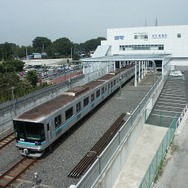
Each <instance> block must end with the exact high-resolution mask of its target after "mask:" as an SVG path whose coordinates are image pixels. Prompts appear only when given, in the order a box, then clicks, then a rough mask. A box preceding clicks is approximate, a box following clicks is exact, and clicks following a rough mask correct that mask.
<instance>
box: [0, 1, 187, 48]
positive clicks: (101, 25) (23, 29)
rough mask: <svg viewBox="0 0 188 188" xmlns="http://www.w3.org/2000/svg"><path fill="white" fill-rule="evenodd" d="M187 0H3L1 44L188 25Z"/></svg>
mask: <svg viewBox="0 0 188 188" xmlns="http://www.w3.org/2000/svg"><path fill="white" fill-rule="evenodd" d="M187 7H188V0H155V1H154V0H0V44H2V43H5V42H9V43H15V44H17V45H20V46H22V45H23V46H28V45H32V41H33V40H34V39H35V38H36V37H47V38H48V39H50V40H51V41H52V42H53V41H55V40H56V39H59V38H62V37H66V38H69V39H70V40H71V41H72V42H74V43H82V42H85V41H87V40H90V39H93V38H97V37H105V38H106V35H107V29H110V28H126V27H140V26H141V27H142V26H145V23H147V26H154V25H155V21H156V19H157V23H158V25H159V26H160V25H161V26H162V25H188V14H187Z"/></svg>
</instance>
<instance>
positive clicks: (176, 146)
mask: <svg viewBox="0 0 188 188" xmlns="http://www.w3.org/2000/svg"><path fill="white" fill-rule="evenodd" d="M183 80H184V85H181V84H180V83H179V81H180V80H179V78H175V79H174V82H173V81H172V79H170V82H169V83H168V84H167V85H166V86H165V87H164V89H163V91H162V92H161V95H160V97H159V99H158V101H157V102H156V105H155V107H154V109H153V110H152V112H151V115H150V117H149V118H148V119H149V121H147V122H146V123H147V124H145V125H144V128H143V130H142V132H141V134H140V136H139V138H138V139H137V141H136V143H135V145H134V147H133V149H132V151H131V153H130V155H129V157H128V159H127V161H126V163H125V164H124V166H123V168H122V170H121V172H120V174H119V176H118V178H117V179H116V182H115V184H114V185H113V188H138V187H139V185H140V183H141V181H142V179H143V177H144V175H145V173H146V171H147V170H148V168H149V166H150V163H151V162H152V160H153V158H154V156H155V154H156V151H157V149H158V148H159V145H160V144H161V142H162V140H163V138H164V136H165V134H166V132H167V131H168V127H167V126H165V125H166V123H167V122H169V118H171V117H172V115H173V114H172V112H174V113H175V114H176V115H178V116H179V110H180V109H181V108H182V107H181V103H183V104H184V101H182V100H185V102H186V101H187V100H186V98H187V94H188V93H187V89H188V87H187V86H188V85H187V82H186V81H187V80H188V72H187V74H185V77H184V79H183ZM176 83H178V84H177V86H176V88H178V89H174V88H173V89H172V86H174V85H175V84H176ZM180 85H181V86H180ZM183 88H184V89H183ZM169 91H170V92H169ZM164 93H165V95H166V96H164ZM167 93H168V95H167ZM169 94H170V95H171V96H169ZM180 95H183V96H180ZM177 96H179V98H177ZM170 98H173V100H172V99H171V100H172V101H169V100H170ZM180 99H181V101H180ZM161 100H163V102H162V103H161ZM185 104H186V103H185ZM174 106H175V107H176V108H175V107H174ZM164 107H166V108H168V110H167V111H168V113H167V111H166V110H164ZM156 110H158V111H160V113H163V119H162V122H163V124H159V121H157V120H158V119H159V118H157V115H158V114H157V113H156ZM154 121H155V122H154ZM149 122H150V123H149ZM160 122H161V120H160ZM157 124H158V125H157ZM187 124H188V111H187V112H186V113H185V115H184V117H183V120H182V121H181V124H180V125H179V127H178V129H177V131H176V133H175V136H174V141H173V143H172V145H171V147H170V148H169V150H168V153H167V155H166V159H165V160H164V164H165V166H163V170H162V171H164V173H162V176H161V177H159V178H158V181H157V183H155V184H154V185H153V187H156V188H158V187H164V188H175V187H182V188H184V187H187V184H188V180H187V179H186V178H184V177H187V175H188V172H187V165H188V160H187V148H188V147H187V144H186V143H187V141H188V137H187V134H188V126H187ZM177 172H178V173H177ZM175 177H176V178H175Z"/></svg>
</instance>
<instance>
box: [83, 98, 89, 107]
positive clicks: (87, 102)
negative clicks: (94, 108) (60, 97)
mask: <svg viewBox="0 0 188 188" xmlns="http://www.w3.org/2000/svg"><path fill="white" fill-rule="evenodd" d="M88 104H89V97H87V98H85V99H84V107H85V106H87V105H88Z"/></svg>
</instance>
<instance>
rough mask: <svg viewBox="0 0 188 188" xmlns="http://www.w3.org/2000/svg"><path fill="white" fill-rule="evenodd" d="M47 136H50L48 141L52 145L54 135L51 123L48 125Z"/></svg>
mask: <svg viewBox="0 0 188 188" xmlns="http://www.w3.org/2000/svg"><path fill="white" fill-rule="evenodd" d="M47 135H48V141H49V143H50V141H51V139H52V134H51V122H50V123H48V124H47Z"/></svg>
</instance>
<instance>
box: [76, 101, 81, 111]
mask: <svg viewBox="0 0 188 188" xmlns="http://www.w3.org/2000/svg"><path fill="white" fill-rule="evenodd" d="M80 110H81V102H79V103H77V104H76V112H79V111H80Z"/></svg>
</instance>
